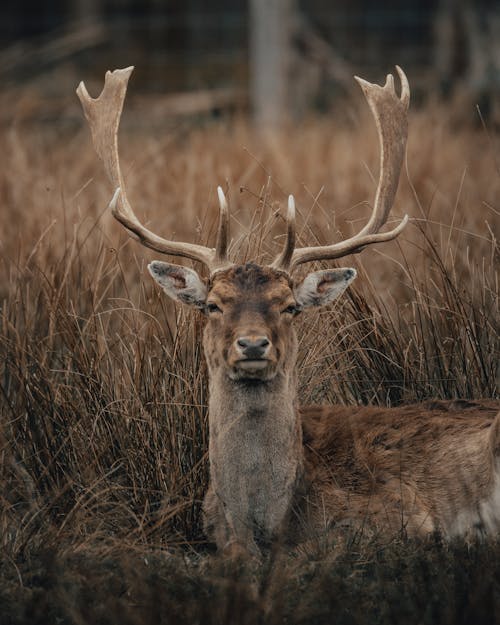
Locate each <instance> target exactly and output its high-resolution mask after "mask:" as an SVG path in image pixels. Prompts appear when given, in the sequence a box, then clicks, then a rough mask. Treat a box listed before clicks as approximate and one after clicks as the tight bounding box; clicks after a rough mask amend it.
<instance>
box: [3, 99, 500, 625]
mask: <svg viewBox="0 0 500 625" xmlns="http://www.w3.org/2000/svg"><path fill="white" fill-rule="evenodd" d="M358 105H359V107H358ZM74 106H75V109H77V107H78V104H77V103H76V102H75V105H74ZM75 114H76V115H77V114H78V112H77V111H76V113H75ZM452 119H453V117H452V115H450V114H449V110H448V108H447V107H445V106H441V105H437V104H435V105H432V106H431V105H428V106H425V107H423V108H421V109H414V110H413V111H412V112H411V117H410V136H409V143H408V150H407V163H406V167H405V169H404V170H403V172H402V177H401V183H400V188H399V192H398V196H397V200H396V205H395V207H394V210H393V214H392V217H393V219H397V218H399V217H401V216H402V215H403V214H404V213H409V215H410V216H411V217H412V221H411V223H410V225H409V226H408V227H407V229H406V230H405V232H404V233H403V235H402V236H401V237H400V238H399V239H398V241H397V242H393V243H390V244H385V245H383V246H378V247H375V248H371V249H367V250H366V251H364V252H363V253H362V254H361V255H359V256H356V257H350V258H348V259H345V261H344V262H343V264H344V265H351V264H352V265H353V266H355V267H356V268H357V269H358V270H359V272H360V276H359V278H358V280H357V281H356V282H355V283H354V288H351V289H350V291H349V293H348V294H347V295H346V296H345V297H344V298H343V299H342V300H341V301H340V302H339V303H338V304H337V305H335V306H334V307H332V308H331V309H329V310H326V311H324V312H321V313H319V314H314V313H313V314H309V315H308V316H304V319H303V320H301V321H300V323H301V326H300V329H299V335H300V336H301V340H302V343H301V354H300V358H299V363H300V397H301V402H302V403H304V404H305V403H313V402H314V403H328V402H339V403H345V404H356V403H376V404H381V405H395V404H400V403H409V402H415V401H420V400H423V399H428V398H443V399H445V398H468V399H470V398H472V399H473V398H481V397H489V398H498V396H499V388H498V382H499V380H498V371H499V369H498V362H499V360H498V357H499V292H498V273H497V270H498V242H497V237H498V234H499V223H500V199H499V198H500V149H499V144H498V137H497V136H496V135H495V132H494V129H491V128H489V127H488V123H487V122H486V123H484V124H481V123H478V126H477V127H475V128H472V127H469V126H460V125H457V124H456V123H454V122H453V121H452ZM121 141H122V146H121V147H122V149H121V157H122V164H123V169H124V174H125V180H126V183H127V189H128V194H129V197H130V198H131V200H132V201H133V204H134V207H135V209H136V212H137V213H138V215H139V217H140V218H141V219H143V220H144V221H146V222H147V223H148V224H149V227H150V228H151V229H152V230H155V231H157V232H158V233H160V234H165V235H169V236H170V235H175V237H176V238H179V239H185V240H190V241H202V242H207V241H212V240H213V237H214V234H215V227H216V216H217V206H216V193H215V189H216V185H217V184H223V186H224V187H225V188H226V187H227V189H228V195H229V198H230V203H231V211H232V218H231V227H232V235H233V244H232V249H233V254H234V257H237V258H238V259H240V260H242V261H243V260H245V259H257V260H261V261H265V260H266V259H269V258H270V257H271V255H272V254H273V252H275V251H276V250H277V249H278V246H279V245H280V242H281V237H282V236H283V233H284V229H283V211H284V208H285V198H286V196H287V195H288V194H289V193H294V194H295V197H296V201H297V205H298V209H299V212H300V216H299V223H300V229H299V231H300V237H301V240H302V242H307V243H312V242H313V241H316V240H318V241H332V240H338V238H339V237H340V236H342V235H347V234H349V233H353V232H355V231H356V230H357V229H360V228H361V226H362V224H363V223H364V220H366V219H367V218H368V215H369V211H370V203H371V202H372V200H373V197H374V192H375V187H376V180H377V172H378V145H377V138H376V134H375V129H374V126H373V123H372V120H371V119H370V117H369V115H368V114H367V113H365V111H364V109H363V107H362V103H361V98H360V101H359V102H357V103H356V106H355V107H354V108H352V109H351V110H350V113H349V114H348V115H347V114H346V113H345V112H344V113H339V114H338V115H333V116H332V117H328V118H321V119H311V120H309V121H306V122H304V123H302V124H300V125H297V126H295V127H290V128H287V129H285V130H284V131H283V132H282V133H279V134H278V135H275V136H273V137H262V136H259V135H257V134H256V133H255V132H253V131H252V128H251V127H250V126H249V124H248V123H247V122H245V121H244V120H240V119H232V120H230V121H226V122H221V121H219V122H206V121H205V122H201V121H199V122H196V124H195V123H194V122H193V123H189V124H188V123H186V122H183V123H182V124H181V125H180V127H177V128H175V127H173V126H169V125H165V126H164V127H163V128H160V129H159V128H158V127H156V126H155V125H154V124H153V123H151V125H148V119H147V116H146V117H144V111H143V110H138V108H137V107H136V108H134V106H133V100H132V104H131V108H130V109H127V106H126V111H125V113H124V120H123V128H122V132H121ZM0 149H1V153H2V154H3V159H2V167H1V169H0V220H1V221H0V328H1V329H0V391H1V393H0V419H1V421H0V547H1V557H0V623H1V624H3V623H9V624H10V623H15V624H20V623H40V624H42V623H43V624H45V623H64V624H66V623H75V624H80V623H81V624H83V623H125V624H128V623H131V624H132V623H134V624H136V623H137V624H140V623H203V624H205V623H228V624H229V623H240V622H241V623H261V622H262V623H410V624H411V623H415V624H417V623H438V622H439V623H450V624H451V623H490V622H491V623H493V622H495V621H496V622H500V564H499V563H500V543H497V541H489V542H488V543H481V544H473V545H471V544H466V543H463V542H457V543H452V544H444V543H442V542H441V540H440V539H439V537H435V538H434V539H432V540H430V541H424V542H416V541H409V540H406V539H405V538H404V536H402V537H401V538H400V539H398V540H394V541H393V542H391V543H389V544H387V543H383V544H381V543H380V542H376V541H374V540H373V539H368V538H366V537H363V536H350V537H348V538H346V537H345V536H344V537H335V536H333V537H329V538H328V541H327V540H326V538H325V540H324V541H320V540H318V545H317V550H316V551H315V552H314V553H311V552H310V550H309V551H308V552H307V553H306V552H304V551H300V550H299V551H298V552H293V553H286V552H283V551H280V550H276V551H274V552H273V553H271V554H269V556H268V557H267V558H266V560H265V562H264V563H263V564H262V566H261V567H259V568H258V569H257V570H253V571H251V572H249V571H246V570H241V569H237V570H235V569H233V568H231V567H230V566H229V565H228V564H227V563H225V562H223V561H220V560H219V559H218V558H217V557H216V556H215V555H214V554H213V549H212V548H211V547H210V546H209V545H207V544H206V543H205V541H204V537H203V533H202V527H201V518H200V505H201V500H202V496H203V493H204V491H205V488H206V484H207V436H208V433H207V427H206V425H207V424H206V406H207V384H206V371H205V366H204V361H203V354H202V348H201V344H200V336H201V335H200V331H201V328H202V318H201V316H200V317H198V316H197V315H196V314H192V313H188V312H186V311H185V310H183V309H180V308H177V307H175V306H174V304H173V303H172V302H170V301H168V300H167V299H166V298H165V297H163V296H162V295H161V294H160V293H159V292H158V289H156V288H155V286H154V285H153V283H152V280H151V279H150V278H149V275H148V274H147V272H146V271H145V267H146V264H147V262H148V261H149V260H150V259H152V258H154V257H155V255H154V253H150V252H149V251H148V250H145V249H144V248H142V247H141V246H139V245H138V244H137V243H135V242H134V241H133V240H131V239H129V238H127V236H126V234H125V233H124V232H123V231H122V230H121V228H120V227H119V226H118V225H117V224H115V223H113V220H112V217H111V216H110V215H109V214H108V213H107V212H106V206H107V203H108V201H109V199H110V188H109V186H108V184H107V181H106V180H105V178H104V175H103V173H102V170H101V167H100V163H99V162H98V161H97V158H96V157H95V155H94V152H93V150H92V147H91V144H90V137H89V133H88V131H87V129H86V127H84V124H83V120H82V123H81V125H75V124H73V123H69V124H66V125H65V124H62V123H57V122H56V121H54V122H53V123H47V122H46V123H45V124H39V123H34V122H31V123H23V122H22V120H17V121H16V120H14V121H13V122H12V123H10V124H7V125H4V126H3V127H1V129H0Z"/></svg>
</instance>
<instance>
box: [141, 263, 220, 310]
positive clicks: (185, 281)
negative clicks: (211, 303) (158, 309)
mask: <svg viewBox="0 0 500 625" xmlns="http://www.w3.org/2000/svg"><path fill="white" fill-rule="evenodd" d="M148 269H149V273H150V274H151V275H152V276H153V278H154V279H155V280H156V282H158V284H159V285H160V286H161V287H162V289H163V290H164V291H165V293H166V294H167V295H168V296H169V297H171V298H172V299H175V300H177V301H178V302H182V303H183V304H187V305H188V306H194V307H195V308H203V307H204V306H205V302H206V299H207V293H208V290H207V287H206V284H205V283H204V282H203V281H202V279H201V278H200V276H199V275H198V274H197V273H196V271H194V270H193V269H189V268H188V267H181V266H180V265H171V264H170V263H163V262H161V261H159V260H154V261H153V262H152V263H150V264H149V265H148Z"/></svg>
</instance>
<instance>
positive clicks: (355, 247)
mask: <svg viewBox="0 0 500 625" xmlns="http://www.w3.org/2000/svg"><path fill="white" fill-rule="evenodd" d="M133 69H134V68H133V67H127V68H125V69H117V70H115V71H113V72H106V77H105V83H104V89H103V90H102V93H101V95H100V96H99V97H98V98H96V99H93V98H91V97H90V96H89V94H88V92H87V89H86V87H85V84H84V83H83V82H81V83H80V84H79V85H78V88H77V90H76V92H77V95H78V97H79V98H80V102H81V103H82V106H83V110H84V113H85V117H86V118H87V121H88V123H89V126H90V130H91V133H92V139H93V143H94V147H95V149H96V152H97V154H98V155H99V157H100V158H101V160H102V161H103V163H104V167H105V169H106V173H107V174H108V177H109V179H110V181H111V184H112V185H113V187H114V188H115V189H116V191H115V193H114V195H113V199H112V200H111V202H110V208H111V210H112V213H113V216H114V217H115V218H116V219H117V220H118V221H119V222H120V223H121V224H122V225H123V226H125V228H126V229H127V230H128V232H129V233H130V234H131V235H132V236H134V237H135V238H137V239H138V240H139V242H140V243H142V245H145V246H146V247H149V248H151V249H154V250H156V251H157V252H160V253H162V254H171V255H173V256H183V257H185V258H190V259H192V260H197V261H199V262H201V263H203V264H204V265H206V266H207V267H208V269H209V271H210V272H211V273H213V272H214V271H217V270H219V269H224V268H226V267H229V266H231V265H232V264H233V263H231V262H230V261H229V260H228V258H227V247H228V238H229V214H228V207H227V202H226V198H225V196H224V193H223V191H222V189H221V188H220V187H218V188H217V193H218V197H219V205H220V213H219V228H218V233H217V242H216V246H215V248H209V247H205V246H202V245H196V244H193V243H183V242H178V241H169V240H167V239H163V238H161V237H159V236H157V235H156V234H154V233H153V232H151V231H150V230H148V229H147V228H146V227H145V226H143V225H142V224H141V222H140V221H139V220H138V219H137V217H136V216H135V214H134V212H133V210H132V208H131V206H130V204H129V202H128V199H127V195H126V193H125V187H124V184H123V178H122V174H121V171H120V161H119V157H118V127H119V124H120V117H121V113H122V109H123V102H124V99H125V95H126V92H127V84H128V80H129V78H130V75H131V73H132V71H133ZM396 69H397V71H398V74H399V77H400V80H401V96H400V97H398V96H397V95H396V92H395V89H394V79H393V77H392V75H391V74H389V75H388V76H387V80H386V83H385V85H384V86H383V87H380V86H379V85H374V84H371V83H369V82H366V81H365V80H363V79H362V78H358V77H356V80H357V81H358V83H359V84H360V85H361V88H362V89H363V92H364V94H365V97H366V99H367V101H368V104H369V105H370V108H371V110H372V113H373V116H374V118H375V123H376V126H377V130H378V135H379V139H380V151H381V156H380V161H381V164H380V174H379V184H378V188H377V193H376V196H375V204H374V208H373V212H372V215H371V217H370V220H369V221H368V223H367V224H366V226H365V227H364V228H363V229H362V230H361V231H360V232H359V233H358V234H356V235H355V236H354V237H351V238H350V239H347V240H345V241H341V242H339V243H335V244H333V245H325V246H316V247H303V248H298V249H295V238H296V237H295V202H294V199H293V196H290V197H289V199H288V212H287V235H286V242H285V246H284V248H283V251H282V252H281V253H280V254H279V256H278V257H277V258H276V259H275V261H274V262H273V263H272V266H273V267H275V268H276V269H280V270H283V271H286V272H288V273H292V271H293V270H294V269H295V268H296V267H297V266H298V265H300V264H302V263H307V262H311V261H313V260H328V259H334V258H341V257H342V256H346V255H347V254H354V253H356V252H359V251H361V250H362V249H363V248H364V247H366V246H367V245H372V244H373V243H382V242H384V241H390V240H392V239H395V238H396V237H397V236H398V235H399V234H400V233H401V231H402V230H403V228H404V227H405V226H406V224H407V222H408V216H405V217H404V219H403V220H402V221H401V223H400V224H399V225H398V226H397V227H396V228H394V229H393V230H390V231H388V232H379V230H380V228H381V227H382V226H383V225H384V224H385V223H386V221H387V218H388V216H389V213H390V210H391V208H392V205H393V202H394V197H395V195H396V191H397V187H398V181H399V173H400V171H401V165H402V162H403V157H404V152H405V146H406V138H407V134H408V119H407V115H408V106H409V102H410V88H409V85H408V80H407V78H406V76H405V74H404V72H403V70H402V69H401V68H400V67H398V66H396Z"/></svg>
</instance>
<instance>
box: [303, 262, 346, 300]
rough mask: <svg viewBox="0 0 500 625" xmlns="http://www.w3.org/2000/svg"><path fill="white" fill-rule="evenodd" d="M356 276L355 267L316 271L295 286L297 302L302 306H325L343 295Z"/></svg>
mask: <svg viewBox="0 0 500 625" xmlns="http://www.w3.org/2000/svg"><path fill="white" fill-rule="evenodd" d="M355 277H356V270H355V269H347V268H343V269H327V270H326V271H315V272H314V273H310V274H309V275H307V276H306V277H305V278H304V280H303V281H302V282H301V283H300V284H298V285H297V286H296V287H294V295H295V299H296V301H297V304H298V305H299V306H300V307H301V308H310V307H312V306H324V305H325V304H329V303H330V302H333V300H335V299H337V297H338V296H339V295H341V294H342V293H343V292H344V291H345V290H346V288H347V287H348V286H349V284H351V282H352V281H353V280H354V278H355Z"/></svg>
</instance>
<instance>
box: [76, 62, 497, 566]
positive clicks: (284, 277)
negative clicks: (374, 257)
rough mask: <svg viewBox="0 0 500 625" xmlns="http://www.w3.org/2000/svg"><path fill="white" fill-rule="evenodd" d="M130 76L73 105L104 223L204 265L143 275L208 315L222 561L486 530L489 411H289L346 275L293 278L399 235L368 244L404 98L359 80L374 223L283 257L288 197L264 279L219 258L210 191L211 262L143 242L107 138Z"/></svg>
mask: <svg viewBox="0 0 500 625" xmlns="http://www.w3.org/2000/svg"><path fill="white" fill-rule="evenodd" d="M132 70H133V68H132V67H129V68H127V69H121V70H116V71H114V72H108V73H107V74H106V80H105V86H104V89H103V91H102V93H101V95H100V96H99V98H97V99H92V98H90V97H89V95H88V93H87V90H86V88H85V85H84V84H83V83H80V85H79V87H78V89H77V93H78V96H79V98H80V100H81V102H82V105H83V109H84V112H85V116H86V118H87V120H88V122H89V125H90V129H91V132H92V137H93V142H94V146H95V149H96V151H97V153H98V155H99V156H100V158H101V159H102V161H103V163H104V166H105V168H106V171H107V174H108V176H109V178H110V180H111V183H112V185H113V187H114V188H115V189H116V191H115V194H114V196H113V199H112V201H111V203H110V207H111V210H112V212H113V215H114V217H115V218H116V219H117V220H118V221H119V222H120V223H121V224H122V225H123V226H124V227H125V228H126V229H127V231H128V232H129V233H130V234H131V235H132V236H134V237H135V238H137V239H138V240H139V241H140V243H142V244H143V245H145V246H146V247H149V248H152V249H154V250H156V251H157V252H161V253H164V254H170V255H173V256H182V257H184V258H189V259H191V260H195V261H198V262H200V263H202V264H204V265H205V266H206V267H207V268H208V270H209V278H208V281H206V282H205V281H203V280H202V279H201V278H200V277H199V276H198V274H197V273H196V272H195V271H193V270H192V269H189V268H187V267H182V266H177V265H172V264H169V263H165V262H160V261H153V262H152V263H151V264H150V265H149V267H148V268H149V271H150V273H151V275H152V276H153V278H154V279H155V280H156V281H157V282H158V283H159V284H160V286H161V287H162V288H163V290H164V291H165V292H166V293H167V295H169V296H170V297H171V298H173V299H174V300H177V301H179V302H182V303H183V304H186V305H188V306H192V307H195V308H197V309H199V310H200V311H201V312H202V313H203V314H204V315H205V316H206V325H205V329H204V337H203V344H204V349H205V356H206V359H207V363H208V370H209V385H210V389H209V390H210V402H209V428H210V443H209V458H210V486H209V489H208V492H207V494H206V497H205V502H204V514H205V526H206V530H207V533H208V535H209V536H210V537H212V538H213V539H214V540H215V542H216V544H217V546H218V547H219V548H220V549H224V550H227V551H228V552H230V553H234V552H238V551H241V550H243V551H244V552H250V553H254V554H257V553H259V551H260V547H261V546H262V545H264V544H266V543H267V542H269V541H270V540H272V539H273V538H275V537H276V536H278V535H283V534H282V532H285V534H284V535H286V536H289V537H291V539H292V540H302V539H305V538H306V537H307V536H308V532H310V531H312V530H313V529H314V528H319V529H321V528H327V527H329V526H335V525H338V526H344V525H347V526H356V525H358V524H363V525H364V526H365V527H367V528H371V529H372V530H374V531H382V532H384V533H387V532H391V533H392V532H397V531H401V530H403V531H405V532H407V534H409V535H422V534H426V533H429V532H432V531H435V530H438V531H441V532H442V533H443V534H445V535H446V536H453V535H463V534H465V533H468V532H469V531H472V532H476V533H483V532H486V533H488V532H489V533H491V532H496V531H497V529H498V527H499V525H500V416H498V417H495V414H496V412H497V411H498V408H499V406H498V404H495V402H493V401H491V402H488V401H482V402H479V403H470V402H460V401H458V402H431V403H428V404H421V405H414V406H407V407H403V408H377V407H302V408H299V406H298V403H297V382H296V377H297V372H296V358H297V335H296V332H295V329H294V319H295V317H296V316H297V315H298V313H300V312H301V311H303V310H306V309H308V308H312V307H317V306H323V305H325V304H328V303H329V302H332V301H333V300H334V299H335V298H337V297H338V296H339V295H341V294H342V292H343V291H344V290H345V289H346V288H347V286H348V285H349V284H350V283H351V282H352V281H353V280H354V278H355V277H356V271H355V270H354V269H349V268H343V269H329V270H323V271H316V272H314V273H310V274H309V275H307V277H306V278H305V279H304V280H302V281H301V282H296V281H295V280H294V279H293V277H292V276H293V272H294V270H295V269H296V268H297V267H298V266H299V265H301V264H303V263H308V262H311V261H314V260H329V259H337V258H341V257H343V256H346V255H348V254H354V253H357V252H360V251H361V250H362V249H363V248H365V247H366V246H368V245H371V244H374V243H381V242H384V241H389V240H391V239H394V238H395V237H397V236H398V235H399V234H400V233H401V231H402V230H403V228H404V227H405V225H406V223H407V220H408V219H407V217H405V218H404V219H403V220H402V221H401V223H400V224H399V225H398V226H397V227H396V228H394V229H393V230H390V231H388V232H383V233H382V232H380V228H381V227H382V226H383V225H384V224H385V223H386V221H387V218H388V215H389V212H390V210H391V207H392V204H393V201H394V197H395V194H396V190H397V186H398V180H399V173H400V169H401V163H402V160H403V156H404V153H405V145H406V137H407V111H408V105H409V98H410V90H409V85H408V81H407V79H406V76H405V74H404V73H403V71H402V70H401V69H400V68H399V67H398V68H397V71H398V74H399V77H400V80H401V85H402V86H401V95H400V96H399V97H398V96H397V95H396V91H395V88H394V81H393V77H392V76H391V75H389V76H388V77H387V81H386V83H385V85H384V86H383V87H380V86H378V85H375V84H370V83H368V82H366V81H364V80H361V79H359V78H357V81H358V82H359V84H360V85H361V88H362V90H363V92H364V95H365V97H366V99H367V101H368V104H369V105H370V108H371V110H372V113H373V115H374V117H375V122H376V126H377V130H378V134H379V139H380V147H381V166H380V179H379V183H378V188H377V192H376V197H375V203H374V208H373V212H372V215H371V217H370V220H369V221H368V223H367V225H366V226H365V227H364V228H363V229H362V230H361V231H360V232H359V233H358V234H357V235H356V236H354V237H352V238H350V239H348V240H346V241H342V242H340V243H335V244H333V245H325V246H320V247H304V248H299V249H297V248H296V247H295V209H294V200H293V197H292V196H290V198H289V203H288V213H287V234H286V242H285V245H284V248H283V251H282V252H281V253H280V254H279V256H278V257H277V258H276V260H274V262H273V263H272V264H271V265H269V266H262V265H257V264H253V263H247V264H244V265H238V264H235V263H233V262H231V261H230V260H229V258H228V254H227V247H228V238H229V231H228V207H227V203H226V200H225V197H224V194H223V192H222V190H221V189H220V187H219V189H218V195H219V202H220V218H219V228H218V235H217V242H216V246H215V248H213V249H212V248H208V247H204V246H200V245H194V244H191V243H181V242H176V241H169V240H166V239H163V238H160V237H159V236H157V235H155V234H153V233H152V232H150V231H149V230H147V229H146V228H145V227H144V226H143V225H142V224H141V223H140V222H139V220H138V219H137V217H136V216H135V214H134V212H133V210H132V208H131V206H130V204H129V202H128V199H127V195H126V193H125V189H124V183H123V178H122V174H121V171H120V165H119V159H118V145H117V133H118V126H119V121H120V115H121V111H122V107H123V101H124V98H125V93H126V89H127V83H128V79H129V77H130V74H131V72H132Z"/></svg>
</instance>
